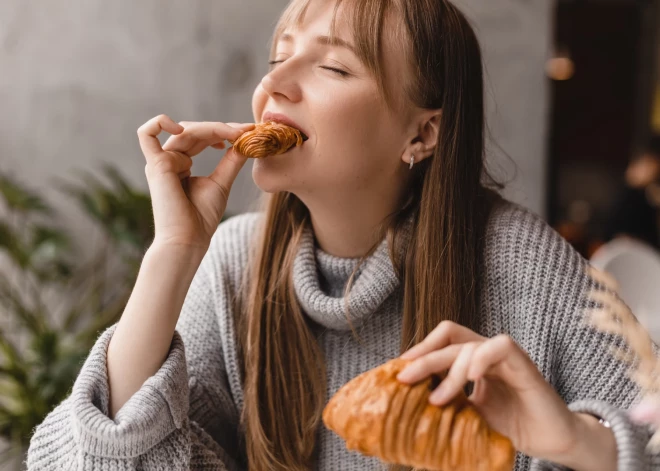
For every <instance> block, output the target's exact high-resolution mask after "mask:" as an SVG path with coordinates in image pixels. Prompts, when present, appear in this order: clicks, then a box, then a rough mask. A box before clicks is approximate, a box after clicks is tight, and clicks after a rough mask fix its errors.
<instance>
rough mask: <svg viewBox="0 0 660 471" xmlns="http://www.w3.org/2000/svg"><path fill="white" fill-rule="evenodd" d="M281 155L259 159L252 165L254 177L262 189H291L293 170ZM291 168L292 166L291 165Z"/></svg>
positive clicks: (272, 191)
mask: <svg viewBox="0 0 660 471" xmlns="http://www.w3.org/2000/svg"><path fill="white" fill-rule="evenodd" d="M278 157H279V156H274V157H265V158H263V159H257V160H256V161H255V162H254V165H253V166H252V179H253V180H254V184H255V185H257V188H259V189H260V190H261V191H264V192H266V193H277V192H279V191H291V187H292V185H291V171H290V170H288V168H287V167H289V165H286V162H284V160H285V159H281V158H279V159H278ZM289 168H290V167H289Z"/></svg>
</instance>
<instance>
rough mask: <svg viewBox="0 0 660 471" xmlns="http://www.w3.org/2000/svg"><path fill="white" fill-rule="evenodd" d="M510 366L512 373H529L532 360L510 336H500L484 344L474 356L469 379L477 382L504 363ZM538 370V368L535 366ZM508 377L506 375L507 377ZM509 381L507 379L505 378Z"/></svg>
mask: <svg viewBox="0 0 660 471" xmlns="http://www.w3.org/2000/svg"><path fill="white" fill-rule="evenodd" d="M504 361H506V362H508V363H509V364H510V368H509V370H511V371H518V372H520V371H527V368H528V366H529V364H530V363H532V360H531V359H529V357H528V356H527V354H526V353H525V352H524V351H522V350H521V349H520V347H518V345H517V344H516V343H515V342H514V341H513V339H512V338H511V337H509V336H508V335H498V336H496V337H493V338H492V339H489V340H487V341H486V342H483V343H482V344H481V346H480V347H479V349H478V350H477V351H476V352H475V354H474V359H473V361H472V365H471V366H470V369H469V371H468V379H469V380H470V381H477V380H478V379H481V378H482V377H483V376H484V375H485V374H486V373H487V372H488V371H489V370H491V369H492V368H494V367H495V366H496V365H498V364H499V363H502V362H504ZM534 368H536V366H534ZM505 376H506V375H505ZM503 379H505V380H506V379H507V378H503Z"/></svg>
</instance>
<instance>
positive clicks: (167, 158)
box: [137, 115, 254, 251]
mask: <svg viewBox="0 0 660 471" xmlns="http://www.w3.org/2000/svg"><path fill="white" fill-rule="evenodd" d="M253 128H254V124H250V123H245V124H237V123H228V124H225V123H216V122H181V123H179V124H177V123H175V122H174V121H172V119H170V118H169V117H168V116H166V115H160V116H156V117H155V118H152V119H150V120H149V121H147V122H146V123H144V124H143V125H142V126H140V128H139V129H138V131H137V134H138V138H139V141H140V148H141V149H142V152H143V154H144V156H145V158H146V160H147V165H146V167H145V173H146V176H147V182H148V184H149V191H150V193H151V203H152V207H153V213H154V222H155V238H154V244H156V243H158V244H161V245H178V246H186V247H190V248H197V249H202V250H204V251H206V249H207V248H208V245H209V244H210V242H211V237H212V236H213V233H214V232H215V230H216V228H217V227H218V224H220V220H221V218H222V215H223V214H224V212H225V208H226V207H227V199H228V198H229V191H230V190H231V186H232V184H233V183H234V180H235V179H236V176H237V175H238V172H239V171H240V169H241V168H242V167H243V165H244V164H245V162H246V160H247V158H246V157H245V156H243V155H240V154H239V153H237V152H235V151H234V148H233V147H232V148H230V149H229V150H228V151H227V153H226V154H225V156H224V157H223V158H222V159H221V160H220V162H219V163H218V165H217V167H216V168H215V170H213V172H212V173H211V174H210V175H208V176H206V177H191V176H190V175H191V173H190V169H191V167H192V164H193V162H192V157H194V156H196V155H197V154H199V153H200V152H202V151H203V150H204V149H206V148H207V147H214V148H216V149H224V147H225V140H231V141H234V140H236V139H237V138H238V137H239V136H240V135H241V134H243V133H244V132H245V131H249V130H251V129H253ZM161 131H166V132H169V133H170V134H172V136H170V138H169V139H168V140H167V142H166V143H165V144H163V146H162V147H161V145H160V142H159V140H158V134H160V132H161Z"/></svg>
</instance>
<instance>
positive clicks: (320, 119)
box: [252, 2, 417, 201]
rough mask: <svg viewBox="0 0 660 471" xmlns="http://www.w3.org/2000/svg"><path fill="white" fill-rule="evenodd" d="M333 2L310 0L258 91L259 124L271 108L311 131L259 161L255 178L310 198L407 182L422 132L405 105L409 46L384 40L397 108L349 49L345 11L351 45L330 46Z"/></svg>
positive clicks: (342, 33)
mask: <svg viewBox="0 0 660 471" xmlns="http://www.w3.org/2000/svg"><path fill="white" fill-rule="evenodd" d="M333 7H334V2H312V4H311V5H310V7H309V8H308V10H307V12H306V14H305V20H304V22H303V24H302V25H301V27H300V28H299V29H291V28H293V27H290V28H289V29H286V30H285V31H284V34H283V35H282V36H280V39H279V41H278V42H277V44H276V49H275V51H276V52H275V56H274V57H272V58H271V59H273V60H275V61H277V64H274V65H273V66H271V67H272V68H271V71H270V72H269V73H268V74H267V75H266V76H265V77H264V78H263V79H262V80H261V83H260V84H259V85H258V86H257V88H256V90H255V91H254V95H253V99H252V110H253V113H254V119H255V122H262V121H264V119H263V118H264V113H266V112H271V113H280V114H283V115H286V116H287V117H288V118H289V119H291V120H292V121H293V122H295V123H296V124H298V126H299V127H300V129H301V130H302V131H303V132H304V133H305V134H307V136H308V137H309V139H308V140H307V141H306V142H304V143H303V145H302V146H300V147H294V148H293V149H291V150H289V151H288V152H286V153H284V154H281V155H278V156H270V157H266V158H264V159H258V160H257V161H256V162H255V164H254V168H253V178H254V181H255V183H256V184H257V186H258V187H259V188H261V189H262V190H264V191H266V192H277V191H289V192H292V193H294V194H296V195H297V196H298V197H300V198H301V199H302V200H303V201H305V199H306V198H310V197H314V198H319V197H320V198H321V199H323V198H336V199H342V198H357V197H363V198H364V197H367V196H369V195H371V196H372V197H373V195H374V194H376V195H377V194H378V192H383V191H390V192H396V191H397V190H398V188H397V187H399V188H402V187H403V186H404V185H405V182H406V178H407V175H408V172H407V165H406V162H407V157H408V155H409V154H406V156H405V162H404V160H402V156H403V155H404V151H405V150H406V148H407V147H406V146H407V145H409V144H410V140H412V139H413V138H414V136H415V134H416V132H417V131H416V129H415V127H414V125H413V123H412V120H411V116H412V115H411V112H410V111H407V107H406V106H401V104H402V103H405V97H404V94H403V85H404V84H403V80H404V71H405V70H404V69H405V68H404V66H403V65H404V64H405V63H406V62H405V60H404V56H403V54H404V53H403V50H402V49H401V46H400V45H397V44H396V42H395V41H392V40H390V39H389V38H387V37H386V38H385V39H384V44H383V45H382V47H383V48H384V50H383V57H384V61H385V62H384V64H383V67H384V69H385V76H386V87H387V88H388V89H389V90H390V91H391V93H392V96H393V98H394V103H395V104H396V106H395V108H396V109H397V110H398V111H393V110H392V109H390V107H388V106H387V104H386V103H385V99H384V97H382V96H381V93H380V92H379V90H378V86H377V83H376V79H375V78H374V77H373V76H372V75H371V74H370V72H369V71H368V69H367V67H366V66H365V65H364V64H362V63H361V61H360V60H359V58H358V56H357V55H356V54H355V53H353V52H352V51H351V47H352V46H353V44H354V40H353V38H352V35H351V32H350V28H349V27H348V25H347V24H346V21H345V20H344V18H343V17H342V11H341V9H340V10H339V12H338V16H337V25H336V26H337V37H338V38H340V39H342V40H344V41H345V42H346V46H342V45H339V44H328V42H327V37H328V36H329V31H330V22H331V19H332V15H333ZM386 30H387V28H386ZM324 38H325V39H324ZM393 187H394V188H393ZM367 199H369V198H367ZM354 201H355V200H354Z"/></svg>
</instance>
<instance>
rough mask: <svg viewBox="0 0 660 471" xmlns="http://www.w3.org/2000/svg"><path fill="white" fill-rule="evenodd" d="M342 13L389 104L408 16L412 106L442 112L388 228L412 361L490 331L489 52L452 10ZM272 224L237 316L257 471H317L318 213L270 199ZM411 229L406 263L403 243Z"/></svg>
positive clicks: (297, 3)
mask: <svg viewBox="0 0 660 471" xmlns="http://www.w3.org/2000/svg"><path fill="white" fill-rule="evenodd" d="M335 1H336V4H335V15H336V12H337V9H338V7H339V4H340V3H343V4H346V6H348V7H349V8H347V9H346V10H347V12H348V14H349V15H350V20H351V23H352V28H353V37H354V40H355V42H356V46H357V50H358V54H359V56H360V58H361V59H362V61H363V62H364V63H365V64H366V65H367V67H368V68H369V69H370V71H371V72H372V73H373V76H374V77H375V78H376V79H377V82H378V85H379V88H380V89H381V91H382V93H383V96H384V97H385V98H386V100H388V101H389V97H388V94H387V93H386V87H385V78H384V72H383V69H382V65H381V64H382V60H381V59H382V56H381V54H382V51H381V40H382V31H383V24H384V21H385V17H386V14H388V13H395V14H396V16H397V18H399V22H400V26H401V27H402V28H401V29H402V31H403V32H404V34H405V36H407V37H406V42H407V43H408V48H409V54H408V57H410V59H409V62H410V63H409V64H408V66H409V67H408V68H409V70H410V72H411V74H410V76H411V79H410V80H409V81H408V87H407V90H406V94H407V96H408V98H409V99H410V100H411V101H412V102H413V103H414V104H415V105H416V106H418V107H421V108H424V109H442V118H441V122H440V128H439V137H438V145H437V147H436V149H435V151H434V154H433V156H432V157H431V158H428V159H426V160H423V161H422V162H420V163H419V164H418V165H417V166H416V167H415V168H414V169H413V177H412V179H411V184H410V190H409V193H408V199H407V201H405V202H404V204H402V207H401V208H400V209H399V210H398V211H397V212H396V213H395V214H393V215H392V216H391V217H390V218H388V219H387V221H384V223H383V228H382V230H383V235H386V236H387V237H388V239H389V240H390V242H391V244H390V247H391V257H392V260H393V263H394V266H395V268H396V270H397V273H398V275H399V276H400V277H401V279H402V286H403V289H404V290H403V293H404V294H403V306H402V308H403V329H402V333H401V350H402V351H404V350H406V349H407V348H409V347H410V346H412V345H413V344H415V343H417V342H419V341H420V340H422V339H423V338H424V337H425V336H426V335H428V334H429V333H430V331H431V330H432V329H433V328H434V327H435V326H437V325H438V324H439V323H440V322H441V321H442V320H446V319H447V320H452V321H455V322H458V323H461V324H463V325H467V326H469V327H471V328H476V327H477V325H478V324H477V323H478V305H479V299H480V278H481V267H482V256H481V255H482V245H483V239H484V234H485V225H486V220H487V216H488V214H489V210H490V209H489V208H490V206H491V201H494V199H495V198H496V194H495V193H494V192H493V191H491V190H489V189H487V186H488V185H486V184H485V182H486V180H485V178H487V173H486V172H485V170H484V162H483V160H484V103H483V77H482V64H481V52H480V47H479V43H478V41H477V39H476V36H475V34H474V32H473V30H472V28H471V27H470V25H469V23H468V22H467V20H466V19H465V17H464V16H463V15H462V14H461V13H460V12H459V11H458V10H457V9H456V7H454V6H453V5H452V4H451V3H449V2H448V1H445V0H405V1H403V0H335ZM309 3H310V0H293V1H292V2H291V3H290V4H289V6H288V8H287V9H286V10H285V12H284V13H283V15H282V17H281V18H280V21H279V23H278V25H277V26H276V29H275V35H274V41H273V47H274V46H275V44H276V38H277V36H278V35H279V34H280V33H281V32H282V31H283V29H284V27H286V26H287V25H290V24H292V23H296V24H300V23H301V22H302V21H303V17H304V14H305V11H306V9H307V6H308V4H309ZM335 17H336V16H335ZM334 24H335V22H334V21H333V28H332V29H334ZM331 34H334V31H331ZM264 213H265V215H264V218H263V223H262V228H261V233H260V236H259V237H258V238H257V240H256V242H257V244H256V245H255V247H254V251H253V254H252V261H251V263H250V267H249V268H248V271H247V272H246V273H247V277H246V280H247V281H246V283H245V284H244V291H243V295H242V297H241V300H240V304H241V309H239V310H237V312H238V313H239V314H238V319H237V322H238V325H239V348H240V357H241V359H242V366H243V377H244V397H245V403H244V408H243V411H242V423H243V427H244V432H245V446H246V453H247V459H248V465H249V469H250V470H251V471H263V470H282V471H284V470H287V471H291V470H295V471H302V470H308V469H310V468H311V467H312V464H313V461H314V450H315V439H316V436H317V430H318V427H319V425H320V423H321V413H322V410H323V407H324V405H325V402H326V397H325V396H326V375H325V363H324V359H323V355H322V353H321V350H320V347H319V345H318V342H317V339H316V337H315V335H314V332H313V330H312V328H311V327H310V324H309V321H308V320H307V318H306V316H305V315H304V313H303V312H302V310H301V308H300V306H299V305H298V302H297V299H296V296H295V292H294V288H293V278H292V268H293V261H294V257H295V254H296V253H297V251H298V247H299V243H300V239H301V236H302V233H303V230H304V229H305V227H306V225H307V224H309V213H308V211H307V208H306V207H305V206H304V204H303V203H302V202H301V201H300V200H299V199H298V198H297V197H296V196H295V195H293V194H291V193H287V192H281V193H276V194H272V195H269V196H268V198H267V202H266V207H265V211H264ZM410 219H412V220H413V224H412V234H410V235H409V239H407V240H408V241H409V242H408V245H407V246H406V250H405V251H404V250H401V247H399V245H400V243H401V241H402V240H403V239H402V238H401V237H399V236H400V235H401V233H402V231H403V230H404V225H405V223H406V221H408V220H410ZM401 254H405V255H403V256H400V255H401Z"/></svg>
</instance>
